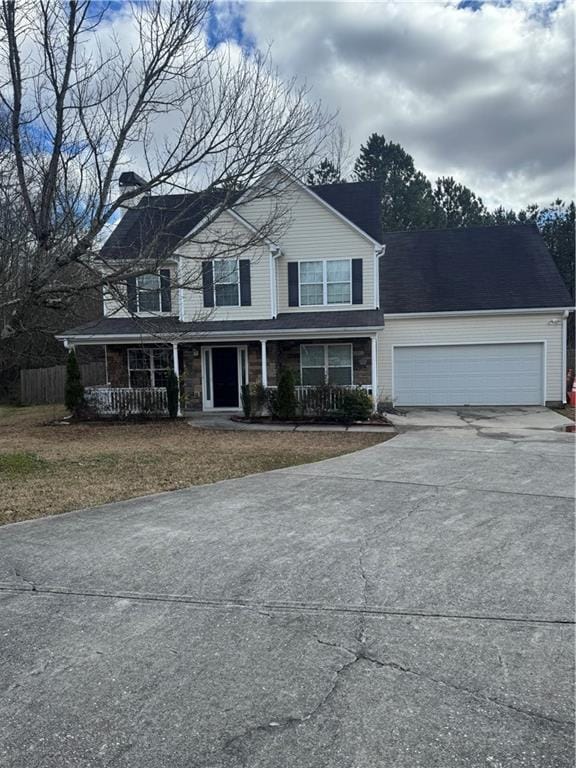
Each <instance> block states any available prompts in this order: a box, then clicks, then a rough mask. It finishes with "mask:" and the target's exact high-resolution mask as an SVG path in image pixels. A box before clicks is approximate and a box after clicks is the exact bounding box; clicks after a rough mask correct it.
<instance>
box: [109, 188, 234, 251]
mask: <svg viewBox="0 0 576 768" xmlns="http://www.w3.org/2000/svg"><path fill="white" fill-rule="evenodd" d="M225 199H226V192H224V191H223V190H220V191H218V190H216V191H214V192H212V193H211V194H210V195H206V194H200V193H199V194H186V195H145V196H144V197H142V198H141V200H140V201H139V203H138V205H136V206H135V207H134V208H129V209H128V210H127V211H126V212H125V213H124V215H123V216H122V218H121V219H120V221H119V222H118V225H117V226H116V228H115V229H114V231H113V232H112V234H111V235H110V237H109V238H108V239H107V240H106V242H105V243H104V245H103V246H102V248H101V249H100V257H101V258H102V259H105V260H112V259H132V260H134V259H137V258H141V257H142V253H143V249H145V248H147V247H151V249H152V253H151V254H150V258H161V257H162V255H163V254H164V253H169V252H172V251H173V250H174V248H176V246H177V245H178V243H179V242H180V241H181V240H182V238H184V237H186V235H188V234H189V232H190V231H191V230H192V229H193V228H194V227H195V226H196V224H198V223H199V222H200V221H201V220H202V219H203V218H204V217H205V216H206V215H208V214H209V213H210V211H212V210H214V209H215V208H216V207H217V206H219V205H222V204H223V201H224V200H225Z"/></svg>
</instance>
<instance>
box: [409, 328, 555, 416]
mask: <svg viewBox="0 0 576 768" xmlns="http://www.w3.org/2000/svg"><path fill="white" fill-rule="evenodd" d="M543 387H544V345H543V344H540V343H534V344H467V345H464V344H463V345H458V346H452V345H446V346H423V347H395V349H394V400H395V403H396V404H397V405H541V404H542V403H543V402H544V391H543Z"/></svg>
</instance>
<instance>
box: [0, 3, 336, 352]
mask: <svg viewBox="0 0 576 768" xmlns="http://www.w3.org/2000/svg"><path fill="white" fill-rule="evenodd" d="M209 12H210V2H209V0H171V1H170V0H148V1H143V0H138V2H134V3H125V4H123V5H122V6H121V8H120V10H118V8H117V6H116V7H115V9H112V8H111V7H109V6H107V5H105V4H103V3H101V2H91V1H90V0H70V2H67V3H64V2H58V1H57V0H16V1H15V2H11V1H10V0H3V2H2V6H1V11H0V117H1V118H2V119H1V120H0V122H2V124H3V126H4V130H3V131H2V136H0V183H1V185H2V194H1V198H2V199H1V200H0V206H2V211H0V217H1V218H2V222H0V224H1V226H2V235H3V239H2V242H0V323H1V325H0V335H1V336H2V337H3V338H4V339H7V338H13V337H15V336H17V335H18V334H21V333H25V332H27V331H28V330H29V327H30V323H31V322H33V320H32V318H36V319H38V318H40V317H46V310H48V311H49V312H50V313H51V314H50V318H51V320H50V322H52V323H54V322H56V323H57V322H58V321H57V318H58V316H59V315H58V313H59V312H61V313H63V312H66V311H67V309H68V308H69V307H70V306H72V305H74V304H75V303H77V302H78V300H79V298H80V299H81V297H82V296H83V295H84V294H86V295H87V294H90V293H91V292H93V291H94V290H95V289H104V290H106V291H107V292H109V293H112V294H114V295H115V297H116V298H117V299H118V300H119V301H121V300H123V297H124V296H125V291H124V289H123V286H124V285H125V283H126V280H127V278H128V277H129V276H133V275H139V274H143V273H145V272H149V271H151V269H153V268H154V262H155V261H158V260H159V259H165V258H166V257H167V255H169V252H170V248H171V247H173V246H171V244H170V243H171V241H172V240H173V238H170V237H166V236H165V235H166V233H163V232H162V231H156V232H155V234H154V236H153V237H150V232H149V231H146V233H143V237H142V242H141V244H140V247H139V248H138V249H137V252H136V253H134V254H132V256H131V257H130V258H129V259H126V258H124V259H121V260H118V259H114V258H111V259H109V260H108V261H107V262H106V263H105V264H103V262H102V259H101V258H100V259H98V258H97V256H96V254H97V251H98V246H99V244H100V243H101V242H102V240H103V239H104V238H105V235H106V234H107V233H109V231H110V230H111V228H112V227H113V226H114V225H115V223H116V222H117V219H118V218H119V216H120V213H121V211H122V209H123V208H124V207H129V206H130V205H131V204H134V203H135V201H136V199H137V197H139V198H141V197H142V195H144V196H145V198H146V200H147V201H148V202H147V204H148V205H149V206H154V204H155V203H154V201H155V200H159V201H160V202H159V205H160V206H162V205H165V199H163V198H162V197H157V195H158V194H159V193H160V194H166V193H179V194H181V196H182V197H181V206H182V216H186V215H189V206H190V199H191V198H190V197H189V193H197V194H198V195H199V197H197V198H195V201H196V202H195V204H197V205H198V206H199V207H200V208H201V207H202V206H203V205H204V202H203V201H205V202H206V203H207V202H208V201H209V202H210V205H213V206H215V209H216V210H217V211H222V210H224V209H226V208H229V207H230V206H231V205H232V204H233V203H234V201H235V200H237V199H238V197H239V196H240V195H245V196H246V195H248V196H250V195H251V194H253V195H256V194H257V195H261V194H263V193H265V194H267V195H273V194H274V189H272V188H268V189H265V188H264V186H263V185H260V186H258V185H255V181H256V180H257V179H259V178H260V177H261V175H262V173H263V172H264V171H265V170H266V169H267V168H268V167H269V166H270V165H271V164H272V163H280V164H281V165H282V166H284V167H285V168H286V169H287V170H288V171H290V172H291V173H293V174H295V175H297V176H300V177H301V176H302V174H303V173H304V172H305V171H306V170H307V169H308V168H309V167H310V165H311V163H312V162H313V161H314V159H315V158H317V156H318V150H319V147H320V145H321V144H322V142H323V141H324V138H325V136H326V134H327V133H329V130H330V129H329V126H330V119H329V118H327V117H326V116H325V114H324V112H323V110H322V108H321V105H319V104H317V103H315V102H312V101H310V100H309V94H308V91H307V89H306V87H305V86H303V85H301V84H299V83H298V82H296V81H289V82H286V81H284V80H282V79H281V78H280V77H279V76H278V73H277V72H276V71H275V70H274V68H273V66H272V64H271V60H270V55H269V52H268V53H265V54H261V53H257V52H254V51H243V50H241V49H240V48H238V47H237V46H228V45H220V46H217V47H210V46H209V45H208V44H207V38H206V24H207V20H208V15H209ZM128 170H129V171H137V172H138V174H139V175H140V176H141V179H143V181H144V184H143V185H141V186H140V187H139V188H137V187H135V186H131V185H127V186H125V187H124V188H123V189H119V188H118V179H119V177H120V174H121V173H122V172H123V171H128ZM255 190H258V191H255ZM174 200H176V202H175V203H172V207H173V206H174V205H179V204H180V203H178V199H176V198H174ZM267 211H268V213H267V215H266V216H265V217H264V218H263V219H261V220H260V221H259V222H258V225H257V227H256V228H255V229H253V230H248V229H247V230H246V238H245V239H244V240H243V241H242V242H239V241H238V238H230V239H229V240H228V241H227V240H226V238H225V237H220V236H218V237H216V238H214V237H213V235H210V237H211V238H212V240H211V241H210V242H208V240H209V236H208V235H206V243H205V247H206V248H208V247H210V248H212V252H213V254H214V253H218V254H220V255H226V254H231V253H233V252H234V251H235V250H236V251H237V250H238V249H246V248H249V247H251V246H252V245H253V244H254V243H255V242H262V241H263V239H264V238H265V237H267V236H269V235H270V234H271V232H272V231H273V230H274V228H277V227H278V226H279V222H280V221H281V219H282V216H283V215H284V214H283V212H282V211H281V210H280V207H279V206H278V205H272V206H269V207H268V208H267ZM175 215H176V219H175ZM175 215H174V210H172V211H171V214H170V228H171V231H172V232H173V231H175V230H177V229H178V221H177V218H178V215H179V213H178V211H176V214H175ZM160 218H161V219H162V217H160ZM14 221H16V222H17V228H15V227H13V226H11V225H10V222H14ZM208 223H209V220H206V221H205V222H204V224H203V226H206V225H207V224H208ZM201 230H202V227H200V231H197V232H196V234H195V237H196V238H201V236H202V234H201ZM206 232H209V228H207V229H206ZM180 234H181V233H180ZM160 242H161V244H162V247H161V248H159V243H160ZM103 267H104V269H103ZM185 274H186V277H185V278H181V279H182V280H183V281H185V283H186V284H185V285H183V286H182V287H185V288H189V289H190V290H194V289H196V288H197V276H198V270H196V271H195V270H194V269H188V270H186V271H185ZM55 318H56V319H55ZM43 322H45V323H46V322H48V321H43ZM46 330H48V331H50V330H52V329H46Z"/></svg>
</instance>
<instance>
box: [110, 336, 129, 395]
mask: <svg viewBox="0 0 576 768" xmlns="http://www.w3.org/2000/svg"><path fill="white" fill-rule="evenodd" d="M129 348H130V346H129V345H127V346H124V345H123V344H122V345H120V344H108V346H107V358H108V381H109V383H110V386H111V387H127V386H128V349H129Z"/></svg>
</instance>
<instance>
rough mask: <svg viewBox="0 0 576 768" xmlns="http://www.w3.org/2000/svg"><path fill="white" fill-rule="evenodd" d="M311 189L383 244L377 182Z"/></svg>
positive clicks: (360, 182)
mask: <svg viewBox="0 0 576 768" xmlns="http://www.w3.org/2000/svg"><path fill="white" fill-rule="evenodd" d="M310 189H311V190H312V191H313V192H315V193H316V194H317V195H318V197H321V198H322V199H323V200H324V201H325V202H326V203H328V205H331V206H332V208H335V209H336V210H337V211H338V212H339V213H341V214H342V215H343V216H345V217H346V218H347V219H348V220H349V221H351V222H352V223H353V224H356V226H357V227H359V228H360V229H361V230H362V231H363V232H366V234H367V235H370V237H372V238H373V239H374V240H377V241H378V242H381V239H382V226H381V223H380V221H381V219H380V194H379V191H378V185H377V184H376V183H375V182H373V181H356V182H353V183H345V184H321V185H317V186H314V187H310Z"/></svg>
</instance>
